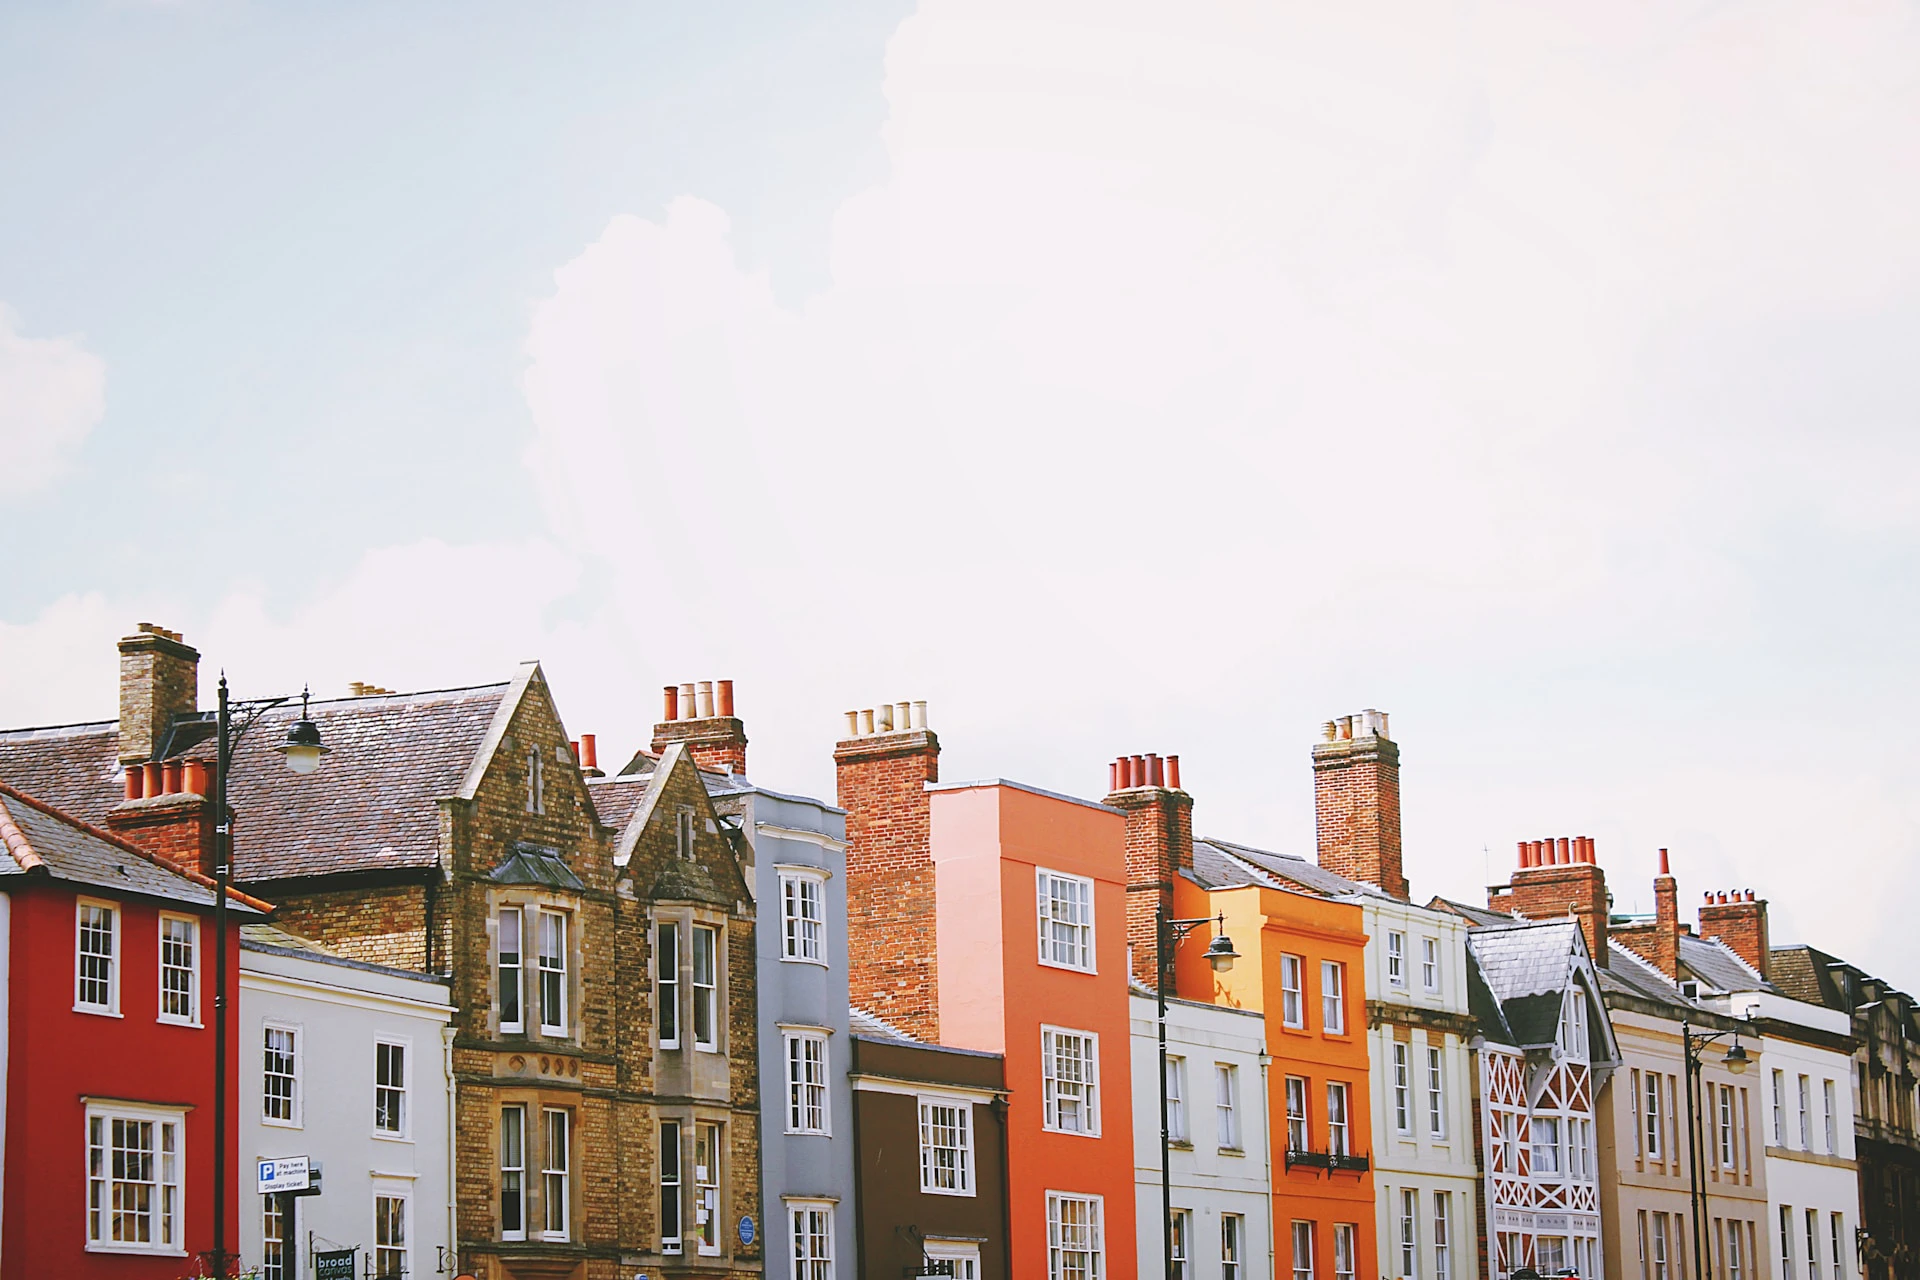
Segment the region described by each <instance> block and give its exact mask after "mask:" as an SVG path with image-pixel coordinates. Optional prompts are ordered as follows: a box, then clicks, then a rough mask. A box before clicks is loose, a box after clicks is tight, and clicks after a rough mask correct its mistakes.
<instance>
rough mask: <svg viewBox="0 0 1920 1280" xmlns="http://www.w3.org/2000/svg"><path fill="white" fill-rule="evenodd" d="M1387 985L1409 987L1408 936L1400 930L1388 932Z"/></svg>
mask: <svg viewBox="0 0 1920 1280" xmlns="http://www.w3.org/2000/svg"><path fill="white" fill-rule="evenodd" d="M1395 943H1398V944H1399V945H1398V946H1395V945H1394V944H1395ZM1387 985H1388V986H1391V987H1401V988H1405V987H1406V985H1407V935H1406V934H1404V933H1402V932H1400V930H1398V929H1389V930H1388V931H1387Z"/></svg>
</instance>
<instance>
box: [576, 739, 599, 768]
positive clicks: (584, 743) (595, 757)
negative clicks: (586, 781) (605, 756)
mask: <svg viewBox="0 0 1920 1280" xmlns="http://www.w3.org/2000/svg"><path fill="white" fill-rule="evenodd" d="M598 736H599V735H597V734H592V733H583V734H581V735H580V749H581V750H582V751H584V752H586V753H587V768H589V769H598V768H599V767H600V749H599V747H598V746H597V745H595V742H596V739H597V738H598Z"/></svg>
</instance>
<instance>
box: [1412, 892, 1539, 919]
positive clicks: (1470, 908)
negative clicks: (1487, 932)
mask: <svg viewBox="0 0 1920 1280" xmlns="http://www.w3.org/2000/svg"><path fill="white" fill-rule="evenodd" d="M1427 905H1428V906H1430V907H1432V908H1433V909H1434V910H1435V911H1451V912H1453V914H1455V915H1457V916H1459V917H1460V918H1461V919H1463V920H1465V921H1466V922H1467V923H1468V924H1477V925H1503V924H1512V923H1514V921H1515V920H1516V919H1518V917H1516V916H1510V915H1508V914H1507V913H1506V912H1504V911H1495V910H1493V909H1492V908H1490V907H1476V906H1474V905H1473V904H1472V903H1470V902H1455V901H1454V900H1453V899H1452V898H1441V897H1435V898H1433V899H1432V900H1431V901H1429V902H1428V903H1427Z"/></svg>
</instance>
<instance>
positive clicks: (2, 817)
mask: <svg viewBox="0 0 1920 1280" xmlns="http://www.w3.org/2000/svg"><path fill="white" fill-rule="evenodd" d="M29 876H32V877H45V878H47V879H51V880H60V881H64V882H66V883H69V884H81V885H90V886H92V887H94V888H96V889H100V890H103V891H105V892H107V893H109V894H112V895H113V896H115V897H119V896H123V895H139V896H142V897H147V898H161V899H165V900H167V901H170V902H183V903H187V904H189V905H191V906H196V907H211V906H213V905H214V890H213V881H211V880H209V879H208V878H207V877H205V876H202V875H199V874H197V873H188V872H185V871H179V870H176V869H174V868H173V867H170V866H167V865H166V864H164V863H162V862H160V861H158V860H157V859H155V858H154V857H153V856H152V855H150V854H148V853H147V852H145V851H144V850H142V849H140V848H139V847H138V846H136V845H132V844H128V843H127V842H126V841H124V840H122V839H120V838H119V837H118V836H116V835H114V834H112V833H111V832H108V831H103V830H100V829H98V828H96V827H93V826H90V825H89V824H87V823H84V822H81V821H80V820H78V819H76V818H74V817H72V816H71V815H68V814H64V813H61V812H60V811H59V810H57V809H55V808H53V807H52V806H50V805H48V804H46V803H45V802H43V801H41V800H39V799H37V798H35V797H33V796H30V795H27V794H26V793H24V792H22V791H20V790H19V789H17V788H15V787H11V786H8V785H6V784H5V783H0V886H4V885H5V883H6V882H7V881H8V880H9V879H13V878H24V877H29ZM228 905H229V908H230V909H231V910H236V911H239V912H241V913H243V914H246V915H253V914H255V913H257V912H263V911H266V910H270V909H271V908H269V907H268V905H267V904H266V903H264V902H261V901H259V900H258V899H256V898H251V897H249V896H247V895H246V894H242V893H229V895H228Z"/></svg>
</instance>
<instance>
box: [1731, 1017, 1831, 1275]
mask: <svg viewBox="0 0 1920 1280" xmlns="http://www.w3.org/2000/svg"><path fill="white" fill-rule="evenodd" d="M1729 1002H1730V1004H1731V1007H1732V1012H1733V1013H1734V1015H1735V1016H1736V1017H1738V1016H1741V1015H1743V1014H1745V1013H1747V1012H1749V1011H1751V1012H1752V1014H1753V1015H1754V1016H1755V1017H1757V1018H1762V1019H1768V1020H1774V1021H1778V1022H1782V1023H1792V1024H1795V1025H1797V1026H1799V1027H1802V1028H1805V1029H1806V1030H1808V1031H1811V1032H1815V1033H1824V1035H1826V1036H1829V1037H1834V1038H1835V1042H1829V1043H1828V1044H1821V1043H1810V1041H1817V1040H1818V1039H1819V1038H1820V1037H1819V1035H1818V1034H1816V1035H1810V1036H1807V1037H1806V1038H1805V1039H1800V1038H1796V1037H1795V1036H1792V1035H1773V1034H1769V1035H1767V1036H1766V1038H1765V1040H1764V1041H1763V1049H1762V1052H1761V1054H1760V1058H1761V1062H1762V1063H1763V1069H1762V1070H1760V1071H1759V1072H1758V1073H1757V1074H1758V1077H1759V1090H1760V1113H1761V1116H1762V1123H1763V1127H1764V1129H1765V1131H1766V1135H1767V1148H1766V1149H1767V1204H1768V1209H1767V1245H1766V1249H1767V1254H1768V1257H1769V1258H1771V1259H1772V1260H1773V1262H1774V1266H1775V1269H1776V1272H1777V1271H1778V1269H1779V1266H1780V1261H1781V1259H1782V1258H1783V1257H1784V1256H1788V1255H1786V1254H1783V1251H1782V1248H1781V1245H1782V1241H1781V1232H1780V1211H1781V1209H1783V1208H1784V1209H1786V1210H1787V1211H1788V1220H1789V1222H1790V1223H1791V1226H1792V1237H1793V1238H1792V1242H1791V1255H1790V1256H1791V1257H1792V1259H1793V1266H1794V1272H1793V1275H1794V1280H1801V1278H1803V1277H1805V1276H1806V1275H1808V1274H1809V1268H1808V1266H1807V1263H1808V1257H1807V1227H1806V1212H1807V1210H1808V1209H1812V1210H1813V1211H1814V1212H1815V1214H1816V1217H1815V1231H1814V1244H1815V1252H1816V1254H1817V1257H1815V1258H1814V1259H1813V1261H1814V1263H1815V1269H1816V1270H1817V1274H1818V1275H1819V1276H1820V1277H1821V1280H1851V1277H1854V1276H1858V1275H1859V1274H1860V1266H1859V1253H1858V1251H1857V1249H1856V1248H1855V1246H1854V1239H1853V1231H1854V1228H1855V1227H1857V1226H1859V1225H1860V1170H1859V1166H1858V1164H1857V1163H1856V1162H1855V1153H1854V1143H1853V1055H1852V1054H1851V1053H1850V1052H1846V1051H1843V1050H1842V1049H1841V1048H1839V1047H1838V1044H1837V1039H1838V1038H1840V1037H1847V1036H1851V1035H1852V1032H1853V1027H1852V1021H1853V1020H1852V1019H1851V1018H1849V1017H1848V1016H1847V1015H1846V1014H1844V1013H1842V1012H1840V1011H1839V1010H1837V1009H1828V1008H1826V1007H1825V1006H1823V1005H1812V1004H1805V1003H1803V1002H1801V1001H1798V1000H1789V999H1787V998H1786V997H1784V996H1776V995H1771V994H1768V993H1766V992H1741V993H1739V994H1737V995H1734V996H1731V997H1729ZM1776 1071H1778V1072H1779V1073H1780V1078H1781V1084H1782V1093H1783V1097H1782V1107H1781V1113H1780V1114H1779V1116H1778V1117H1777V1118H1776V1115H1775V1112H1774V1107H1773V1076H1774V1072H1776ZM1748 1074H1749V1075H1753V1074H1755V1073H1754V1072H1749V1073H1748ZM1803 1075H1804V1076H1806V1077H1807V1081H1808V1085H1809V1088H1808V1094H1809V1099H1808V1101H1809V1114H1808V1117H1807V1129H1808V1133H1807V1135H1806V1138H1807V1140H1806V1141H1803V1140H1802V1136H1801V1133H1800V1116H1799V1078H1800V1077H1801V1076H1803ZM1828 1082H1831V1084H1832V1086H1833V1089H1832V1092H1833V1116H1832V1132H1833V1143H1832V1146H1831V1148H1829V1146H1828V1143H1827V1116H1826V1115H1825V1107H1824V1102H1825V1093H1826V1090H1825V1089H1824V1088H1823V1085H1825V1084H1826V1083H1828ZM1835 1214H1839V1215H1840V1224H1839V1231H1838V1233H1837V1234H1838V1236H1839V1240H1840V1250H1839V1256H1838V1258H1837V1259H1836V1257H1835V1256H1834V1249H1833V1240H1834V1236H1835V1234H1836V1233H1835V1231H1834V1223H1833V1215H1835ZM1836 1262H1838V1264H1839V1265H1838V1266H1837V1267H1836V1266H1835V1263H1836Z"/></svg>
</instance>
